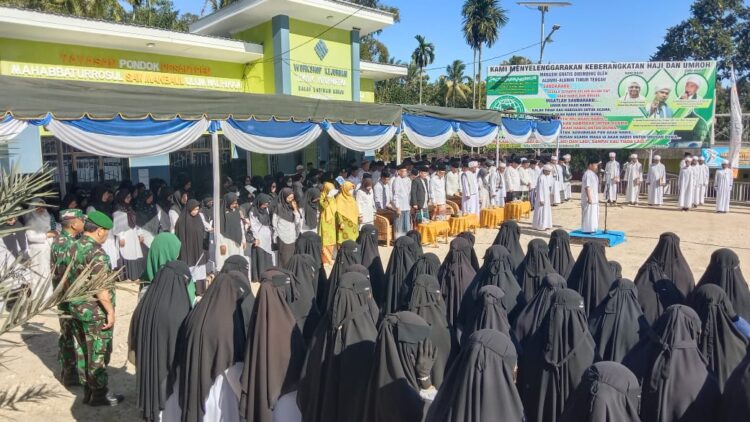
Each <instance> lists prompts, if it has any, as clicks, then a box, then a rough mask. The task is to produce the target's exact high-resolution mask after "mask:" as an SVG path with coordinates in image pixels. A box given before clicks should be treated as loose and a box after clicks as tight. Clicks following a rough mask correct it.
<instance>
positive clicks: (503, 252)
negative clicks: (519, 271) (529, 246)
mask: <svg viewBox="0 0 750 422" xmlns="http://www.w3.org/2000/svg"><path fill="white" fill-rule="evenodd" d="M490 285H491V286H497V287H499V288H501V289H502V290H503V292H504V293H505V296H504V297H503V298H502V302H503V307H504V308H505V309H507V310H508V319H509V320H510V323H511V325H512V324H514V323H515V320H516V317H517V316H518V314H519V313H520V312H521V310H522V309H523V307H524V306H526V298H525V297H524V295H523V291H521V287H520V286H519V285H518V281H516V276H515V275H514V274H513V270H512V269H511V263H510V252H508V250H507V249H506V248H505V246H501V245H493V246H490V247H489V248H487V250H486V251H485V252H484V264H483V265H482V268H480V269H479V272H477V274H476V276H474V279H473V280H472V282H471V284H470V285H469V287H468V288H467V289H466V292H465V293H464V298H463V302H462V303H461V309H463V308H464V304H466V303H470V302H473V301H474V300H476V298H477V295H478V293H479V289H480V288H482V287H483V286H490ZM459 314H460V315H459V320H460V321H465V319H464V316H463V314H464V312H463V311H460V312H459Z"/></svg>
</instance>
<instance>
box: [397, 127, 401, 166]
mask: <svg viewBox="0 0 750 422" xmlns="http://www.w3.org/2000/svg"><path fill="white" fill-rule="evenodd" d="M396 163H397V164H401V134H399V135H398V136H396Z"/></svg>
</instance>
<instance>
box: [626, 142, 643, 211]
mask: <svg viewBox="0 0 750 422" xmlns="http://www.w3.org/2000/svg"><path fill="white" fill-rule="evenodd" d="M624 167H625V181H626V182H628V187H627V188H626V189H625V200H626V201H628V203H629V204H630V205H638V196H639V194H640V192H641V180H642V179H643V165H642V164H641V163H640V162H639V161H638V155H637V154H630V161H628V162H627V163H625V166H624Z"/></svg>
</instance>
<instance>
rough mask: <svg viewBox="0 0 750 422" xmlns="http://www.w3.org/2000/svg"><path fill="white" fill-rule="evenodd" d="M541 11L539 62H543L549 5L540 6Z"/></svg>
mask: <svg viewBox="0 0 750 422" xmlns="http://www.w3.org/2000/svg"><path fill="white" fill-rule="evenodd" d="M539 11H540V12H542V28H541V30H540V31H539V43H540V44H539V64H542V56H543V55H544V14H545V13H547V6H539Z"/></svg>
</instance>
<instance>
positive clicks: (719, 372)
mask: <svg viewBox="0 0 750 422" xmlns="http://www.w3.org/2000/svg"><path fill="white" fill-rule="evenodd" d="M688 303H689V305H690V306H691V307H692V308H693V309H694V310H695V312H696V313H697V314H698V316H699V317H700V319H701V331H700V335H699V336H698V349H699V350H700V351H701V353H702V354H703V357H705V358H706V360H707V361H708V369H709V370H710V371H711V372H712V373H713V374H714V376H715V377H716V378H717V380H718V381H719V389H721V390H723V389H724V383H725V382H726V381H727V379H728V378H729V375H731V373H732V371H734V369H735V368H736V367H737V365H739V364H740V362H741V361H742V359H743V358H744V357H745V355H747V346H748V339H747V338H746V337H745V336H744V335H743V334H742V332H740V331H739V330H738V329H737V327H735V325H734V323H733V321H734V320H735V319H736V318H737V315H736V314H735V312H734V309H733V308H732V303H731V302H730V301H729V298H728V297H727V294H726V293H725V292H724V290H722V289H721V287H719V286H717V285H715V284H704V285H702V286H699V287H698V288H696V289H695V290H693V293H692V294H691V295H690V298H689V299H688Z"/></svg>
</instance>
